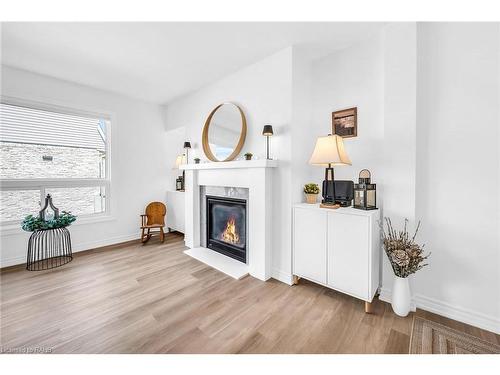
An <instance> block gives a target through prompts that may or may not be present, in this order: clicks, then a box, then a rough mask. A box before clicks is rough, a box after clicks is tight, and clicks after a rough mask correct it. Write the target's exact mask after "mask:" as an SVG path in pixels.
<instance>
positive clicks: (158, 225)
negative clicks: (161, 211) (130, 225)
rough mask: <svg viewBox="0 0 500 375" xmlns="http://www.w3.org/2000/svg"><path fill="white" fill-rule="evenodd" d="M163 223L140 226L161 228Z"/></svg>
mask: <svg viewBox="0 0 500 375" xmlns="http://www.w3.org/2000/svg"><path fill="white" fill-rule="evenodd" d="M164 226H165V225H161V224H151V225H144V226H142V227H141V229H148V228H149V229H151V228H163V227H164Z"/></svg>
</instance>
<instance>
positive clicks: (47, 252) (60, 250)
mask: <svg viewBox="0 0 500 375" xmlns="http://www.w3.org/2000/svg"><path fill="white" fill-rule="evenodd" d="M75 220H76V216H74V215H72V214H71V213H70V212H67V211H63V212H62V214H61V215H59V209H58V208H57V207H55V206H54V204H53V203H52V197H51V195H50V194H47V196H46V197H45V205H44V207H43V208H42V209H41V210H40V212H39V214H38V217H34V216H33V215H28V216H27V217H26V218H25V219H24V220H23V222H22V228H23V230H25V231H27V232H33V233H32V234H31V236H30V238H29V241H28V255H27V257H26V269H27V270H28V271H42V270H48V269H51V268H56V267H60V266H62V265H64V264H66V263H69V262H71V261H72V260H73V253H72V251H71V236H70V234H69V231H68V230H67V229H66V227H67V226H69V225H71V223H73V222H74V221H75Z"/></svg>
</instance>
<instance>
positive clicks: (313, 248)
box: [293, 208, 327, 284]
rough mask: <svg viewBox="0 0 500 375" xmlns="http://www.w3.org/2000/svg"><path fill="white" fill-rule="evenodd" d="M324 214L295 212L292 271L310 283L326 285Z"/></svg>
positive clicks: (304, 211)
mask: <svg viewBox="0 0 500 375" xmlns="http://www.w3.org/2000/svg"><path fill="white" fill-rule="evenodd" d="M326 221H327V217H326V212H314V211H312V210H307V209H302V208H297V209H296V210H295V220H294V223H295V230H294V244H295V256H294V258H293V269H294V270H295V274H296V275H300V276H302V277H304V278H306V279H309V280H311V281H316V282H319V283H322V284H326V251H324V249H325V248H326V240H327V237H326V232H325V229H324V228H325V226H326Z"/></svg>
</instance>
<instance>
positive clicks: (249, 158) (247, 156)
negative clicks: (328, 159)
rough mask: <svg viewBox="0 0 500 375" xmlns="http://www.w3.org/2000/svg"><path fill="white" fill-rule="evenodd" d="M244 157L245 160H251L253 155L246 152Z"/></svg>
mask: <svg viewBox="0 0 500 375" xmlns="http://www.w3.org/2000/svg"><path fill="white" fill-rule="evenodd" d="M244 156H245V160H252V156H253V154H252V153H251V152H247V153H246V154H245V155H244Z"/></svg>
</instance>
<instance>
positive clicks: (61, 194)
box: [46, 186, 106, 216]
mask: <svg viewBox="0 0 500 375" xmlns="http://www.w3.org/2000/svg"><path fill="white" fill-rule="evenodd" d="M46 191H47V193H48V194H50V195H52V202H53V203H54V206H56V207H57V208H58V209H59V213H61V212H62V211H70V212H71V213H72V214H73V215H77V216H78V215H88V214H94V213H100V212H104V211H105V210H106V207H105V204H106V202H105V199H106V198H105V194H104V187H99V186H96V187H94V186H92V187H77V188H50V189H47V190H46Z"/></svg>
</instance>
